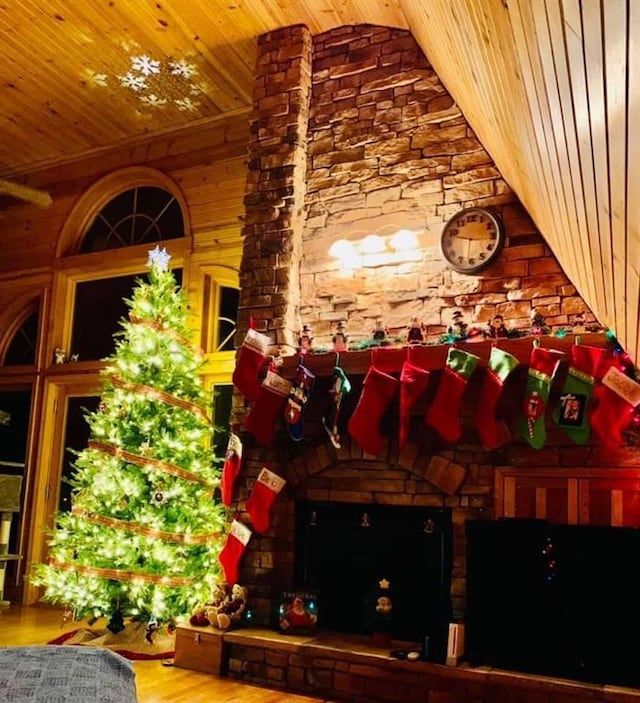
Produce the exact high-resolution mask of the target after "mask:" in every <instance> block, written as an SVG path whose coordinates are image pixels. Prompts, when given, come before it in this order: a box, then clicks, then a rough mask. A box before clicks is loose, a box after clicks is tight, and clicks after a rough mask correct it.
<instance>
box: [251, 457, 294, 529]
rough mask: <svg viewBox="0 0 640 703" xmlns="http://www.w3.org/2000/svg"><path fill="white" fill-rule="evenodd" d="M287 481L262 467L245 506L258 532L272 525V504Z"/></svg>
mask: <svg viewBox="0 0 640 703" xmlns="http://www.w3.org/2000/svg"><path fill="white" fill-rule="evenodd" d="M285 483H286V481H285V480H284V479H283V478H282V477H281V476H278V474H274V473H273V471H269V469H267V468H266V467H263V468H262V471H261V472H260V474H259V476H258V478H257V479H256V482H255V483H254V484H253V490H252V491H251V495H250V496H249V497H248V498H247V502H246V503H245V507H246V508H247V512H248V513H249V515H250V516H251V522H252V523H253V527H254V529H255V531H256V532H260V533H262V532H266V531H267V530H268V529H269V528H270V527H271V506H272V505H273V504H274V502H275V500H276V496H277V495H278V493H280V491H281V490H282V489H283V488H284V484H285Z"/></svg>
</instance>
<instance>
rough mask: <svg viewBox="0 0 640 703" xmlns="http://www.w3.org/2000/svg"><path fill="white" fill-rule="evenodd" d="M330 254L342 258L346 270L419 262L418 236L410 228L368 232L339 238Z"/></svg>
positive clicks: (420, 256)
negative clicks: (384, 232)
mask: <svg viewBox="0 0 640 703" xmlns="http://www.w3.org/2000/svg"><path fill="white" fill-rule="evenodd" d="M329 255H330V256H333V257H335V258H336V259H338V260H339V261H340V264H341V265H342V268H343V269H347V270H349V269H350V270H352V269H355V268H360V267H362V266H367V267H375V266H388V265H390V264H400V263H405V262H407V261H420V259H421V258H422V254H421V253H420V251H418V237H417V236H416V233H415V232H413V231H412V230H410V229H399V230H396V231H395V232H394V233H393V234H392V235H385V236H382V235H380V234H373V233H372V234H367V235H366V236H365V237H364V238H363V239H360V240H356V241H350V240H348V239H338V240H336V241H335V242H334V243H333V244H332V245H331V247H330V248H329Z"/></svg>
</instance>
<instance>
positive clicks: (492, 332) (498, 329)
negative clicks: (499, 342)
mask: <svg viewBox="0 0 640 703" xmlns="http://www.w3.org/2000/svg"><path fill="white" fill-rule="evenodd" d="M508 336H509V333H508V332H507V326H506V325H505V324H504V317H502V315H494V316H493V317H492V318H491V320H490V321H489V324H488V325H487V337H489V338H490V339H500V338H501V337H508Z"/></svg>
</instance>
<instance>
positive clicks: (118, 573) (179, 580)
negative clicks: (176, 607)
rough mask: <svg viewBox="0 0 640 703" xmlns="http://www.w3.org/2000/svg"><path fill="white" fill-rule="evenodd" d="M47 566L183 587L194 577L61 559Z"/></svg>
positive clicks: (91, 574) (113, 578) (118, 579)
mask: <svg viewBox="0 0 640 703" xmlns="http://www.w3.org/2000/svg"><path fill="white" fill-rule="evenodd" d="M49 566H53V567H54V568H56V569H64V570H65V571H76V572H78V573H79V574H85V575H86V576H96V577H98V578H105V579H111V580H113V581H142V582H144V583H156V584H160V585H161V586H169V587H175V588H183V587H184V586H189V585H191V584H192V583H193V582H194V581H195V580H196V578H195V577H189V576H161V575H160V574H143V573H140V572H137V571H125V570H124V569H103V568H101V567H99V566H83V565H82V564H67V563H66V562H63V561H55V560H52V561H50V562H49Z"/></svg>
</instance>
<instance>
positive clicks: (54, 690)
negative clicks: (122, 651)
mask: <svg viewBox="0 0 640 703" xmlns="http://www.w3.org/2000/svg"><path fill="white" fill-rule="evenodd" d="M0 700H2V701H3V703H136V701H137V698H136V685H135V673H134V671H133V667H132V666H131V664H130V662H129V661H127V660H126V659H125V658H124V657H122V656H120V655H119V654H116V653H115V652H112V651H110V650H108V649H99V648H97V647H56V646H51V645H45V646H37V647H0Z"/></svg>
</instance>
